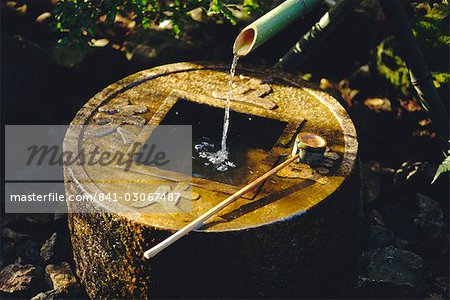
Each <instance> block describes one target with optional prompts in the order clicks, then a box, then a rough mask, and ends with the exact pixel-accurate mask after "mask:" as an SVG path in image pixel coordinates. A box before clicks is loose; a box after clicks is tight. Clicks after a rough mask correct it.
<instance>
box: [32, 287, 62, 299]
mask: <svg viewBox="0 0 450 300" xmlns="http://www.w3.org/2000/svg"><path fill="white" fill-rule="evenodd" d="M60 294H61V293H60V292H59V291H58V290H56V289H53V290H49V291H46V292H42V293H39V294H37V295H36V296H34V297H33V298H31V300H53V299H56V298H57V297H58V296H59V295H60Z"/></svg>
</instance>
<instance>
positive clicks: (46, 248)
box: [40, 232, 58, 262]
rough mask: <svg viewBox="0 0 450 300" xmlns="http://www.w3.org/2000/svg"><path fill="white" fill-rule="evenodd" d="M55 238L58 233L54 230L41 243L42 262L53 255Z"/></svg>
mask: <svg viewBox="0 0 450 300" xmlns="http://www.w3.org/2000/svg"><path fill="white" fill-rule="evenodd" d="M57 238H58V235H57V233H56V232H55V233H53V234H52V236H51V237H50V238H49V239H48V240H46V241H45V242H44V244H43V245H42V247H41V251H40V255H41V258H42V260H43V261H44V262H48V261H50V260H52V259H53V258H54V257H55V253H56V243H57Z"/></svg>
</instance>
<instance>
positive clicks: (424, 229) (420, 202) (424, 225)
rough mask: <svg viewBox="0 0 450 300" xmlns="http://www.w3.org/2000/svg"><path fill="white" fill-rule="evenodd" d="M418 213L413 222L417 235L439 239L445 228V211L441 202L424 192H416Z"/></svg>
mask: <svg viewBox="0 0 450 300" xmlns="http://www.w3.org/2000/svg"><path fill="white" fill-rule="evenodd" d="M415 197H416V201H417V210H418V211H417V214H416V215H415V216H414V219H413V223H414V227H415V230H416V232H417V235H418V236H419V237H421V238H424V239H439V238H441V237H442V233H443V231H442V230H443V228H444V213H443V211H442V209H441V208H440V207H439V203H438V202H437V201H435V200H434V199H432V198H430V197H427V196H425V195H422V194H416V196H415Z"/></svg>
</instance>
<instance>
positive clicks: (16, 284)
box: [0, 262, 42, 294]
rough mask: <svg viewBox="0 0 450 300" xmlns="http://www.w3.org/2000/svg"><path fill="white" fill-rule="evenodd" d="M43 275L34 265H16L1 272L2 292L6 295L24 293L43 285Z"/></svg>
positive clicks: (0, 284)
mask: <svg viewBox="0 0 450 300" xmlns="http://www.w3.org/2000/svg"><path fill="white" fill-rule="evenodd" d="M41 279H42V276H41V273H40V272H39V270H38V269H37V268H36V267H35V266H33V265H30V264H28V265H22V264H20V263H17V262H16V263H14V264H11V265H8V266H6V267H5V268H4V269H3V270H2V271H1V272H0V291H2V292H5V293H9V294H12V293H22V294H23V293H24V292H29V291H31V290H32V289H34V288H37V287H39V286H40V284H41Z"/></svg>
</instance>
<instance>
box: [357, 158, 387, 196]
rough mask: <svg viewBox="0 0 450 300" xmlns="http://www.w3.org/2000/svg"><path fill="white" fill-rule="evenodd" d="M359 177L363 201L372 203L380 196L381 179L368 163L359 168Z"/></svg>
mask: <svg viewBox="0 0 450 300" xmlns="http://www.w3.org/2000/svg"><path fill="white" fill-rule="evenodd" d="M361 176H362V183H363V195H364V200H365V201H366V202H367V203H372V202H374V201H375V200H376V199H377V198H378V196H379V195H380V191H381V181H382V180H381V177H380V176H379V175H378V174H377V172H376V171H375V170H374V169H373V168H372V166H371V165H370V164H369V163H366V164H363V165H362V166H361Z"/></svg>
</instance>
